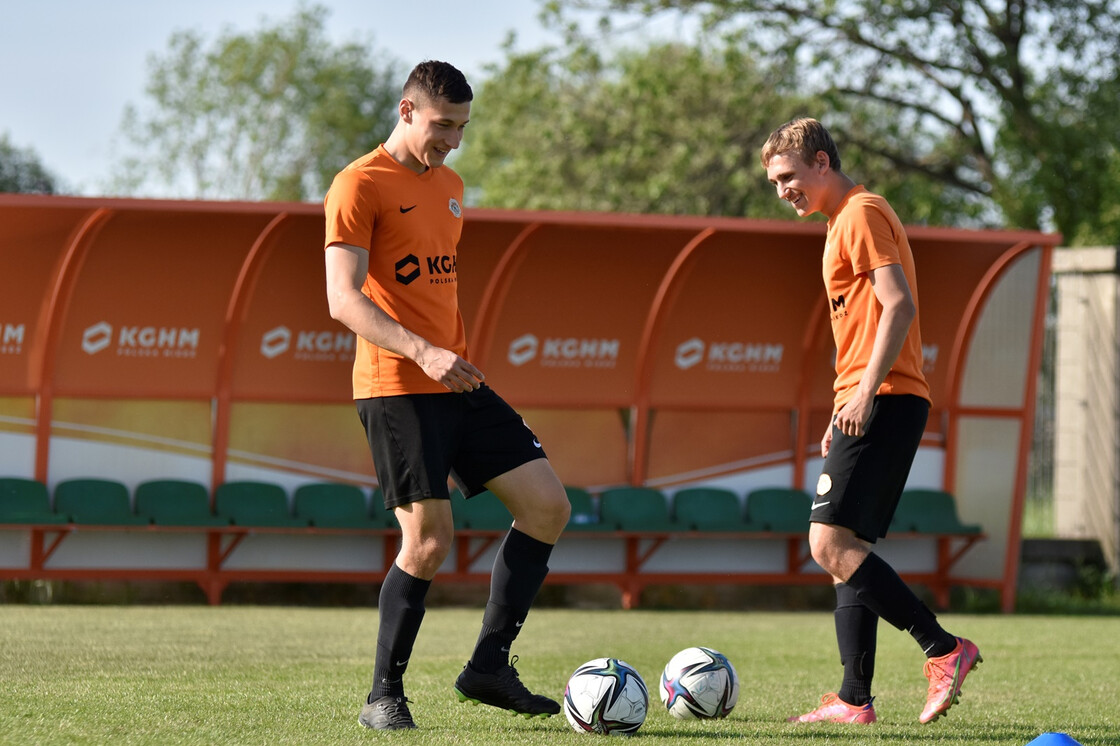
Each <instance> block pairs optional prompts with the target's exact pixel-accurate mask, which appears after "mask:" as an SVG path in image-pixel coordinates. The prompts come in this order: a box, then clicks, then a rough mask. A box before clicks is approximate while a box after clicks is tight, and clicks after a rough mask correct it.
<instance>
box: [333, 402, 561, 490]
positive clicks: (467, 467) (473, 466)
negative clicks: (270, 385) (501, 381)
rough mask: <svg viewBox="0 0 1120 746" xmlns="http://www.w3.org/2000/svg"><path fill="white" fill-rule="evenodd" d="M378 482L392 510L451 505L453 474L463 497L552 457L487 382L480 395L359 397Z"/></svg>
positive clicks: (360, 413) (358, 406)
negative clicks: (437, 502)
mask: <svg viewBox="0 0 1120 746" xmlns="http://www.w3.org/2000/svg"><path fill="white" fill-rule="evenodd" d="M355 404H356V405H357V408H358V416H359V418H360V419H361V421H362V425H363V426H364V427H365V429H366V437H367V438H368V440H369V447H370V452H371V453H372V455H373V465H374V468H375V470H376V471H377V481H378V483H379V485H380V487H381V491H382V494H383V495H384V497H385V507H386V508H389V509H392V508H395V507H397V506H398V505H405V504H407V503H410V502H415V501H417V500H424V499H427V498H437V499H443V500H448V499H450V497H451V496H450V494H449V492H448V486H447V479H448V477H449V476H450V477H451V478H452V479H453V480H454V481H455V483H456V485H457V486H458V487H459V490H460V491H461V492H462V493H463V495H464V496H465V497H470V496H471V495H477V494H478V493H480V492H483V491H484V490H485V489H486V487H485V484H486V482H489V481H490V480H491V479H493V478H494V477H497V476H501V475H502V474H505V473H506V472H508V471H511V470H513V469H515V468H517V467H518V466H521V465H522V464H525V463H528V462H529V461H532V460H534V459H538V458H546V455H545V452H544V449H543V448H542V447H541V444H540V441H538V440H537V437H536V435H534V434H533V431H532V430H530V429H529V426H528V424H526V422H525V420H524V419H522V417H521V415H519V414H518V413H517V412H516V411H514V409H513V407H511V406H510V405H509V404H507V403H506V402H505V400H504V399H502V398H501V397H500V396H498V395H497V394H496V393H495V392H494V391H493V389H491V388H490V387H489V386H487V385H485V384H483V385H482V386H481V387H479V388H477V389H475V390H474V391H468V392H464V393H452V392H448V393H446V394H403V395H400V396H382V397H375V398H372V399H359V400H357V401H356V402H355Z"/></svg>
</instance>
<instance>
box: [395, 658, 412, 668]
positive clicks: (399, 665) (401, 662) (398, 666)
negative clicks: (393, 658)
mask: <svg viewBox="0 0 1120 746" xmlns="http://www.w3.org/2000/svg"><path fill="white" fill-rule="evenodd" d="M408 661H409V659H408V658H405V659H404V660H403V661H397V668H400V667H401V666H403V665H404V664H406V663H408Z"/></svg>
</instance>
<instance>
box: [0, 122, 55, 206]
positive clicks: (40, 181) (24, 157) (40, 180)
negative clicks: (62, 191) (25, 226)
mask: <svg viewBox="0 0 1120 746" xmlns="http://www.w3.org/2000/svg"><path fill="white" fill-rule="evenodd" d="M55 191H56V186H55V180H54V176H52V175H51V174H50V173H49V172H48V171H47V169H46V168H44V167H43V164H42V162H40V160H39V156H38V155H36V153H35V152H34V151H33V150H31V149H30V148H17V147H16V146H15V145H13V144H12V141H11V140H10V139H9V138H8V135H7V133H5V134H2V135H0V192H9V193H17V194H54V193H55Z"/></svg>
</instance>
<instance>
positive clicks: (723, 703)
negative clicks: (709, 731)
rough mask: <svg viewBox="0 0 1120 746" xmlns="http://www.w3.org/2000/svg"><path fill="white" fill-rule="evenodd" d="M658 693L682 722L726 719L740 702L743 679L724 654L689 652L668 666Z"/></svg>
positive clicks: (697, 648)
mask: <svg viewBox="0 0 1120 746" xmlns="http://www.w3.org/2000/svg"><path fill="white" fill-rule="evenodd" d="M658 693H659V694H660V695H661V701H662V703H664V705H665V709H667V710H668V711H669V714H670V715H672V716H673V717H675V718H678V719H680V720H711V719H715V718H725V717H727V716H728V715H729V714H730V713H731V710H733V709H734V708H735V703H736V702H738V701H739V676H738V674H736V673H735V668H734V667H733V666H732V665H731V663H730V662H729V661H728V660H727V658H726V656H724V655H723V654H722V653H719V652H717V651H715V650H712V649H711V648H704V647H695V648H685V649H684V650H682V651H680V652H679V653H677V654H676V655H674V656H673V657H672V659H670V660H669V662H668V663H667V664H665V671H664V672H663V673H662V674H661V686H660V687H658Z"/></svg>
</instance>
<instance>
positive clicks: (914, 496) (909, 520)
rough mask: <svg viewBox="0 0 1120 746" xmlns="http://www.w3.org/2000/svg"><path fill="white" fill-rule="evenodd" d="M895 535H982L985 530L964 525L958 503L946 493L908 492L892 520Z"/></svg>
mask: <svg viewBox="0 0 1120 746" xmlns="http://www.w3.org/2000/svg"><path fill="white" fill-rule="evenodd" d="M891 530H892V531H916V532H918V533H923V534H979V533H983V527H982V526H980V525H978V524H975V523H963V522H962V521H961V519H960V517H959V516H958V515H957V501H956V500H955V499H954V498H953V496H952V495H951V494H950V493H948V492H945V491H944V490H927V489H913V490H906V491H904V492H903V493H902V497H901V498H900V499H899V501H898V508H897V509H896V510H895V512H894V517H893V518H892V519H891Z"/></svg>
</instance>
